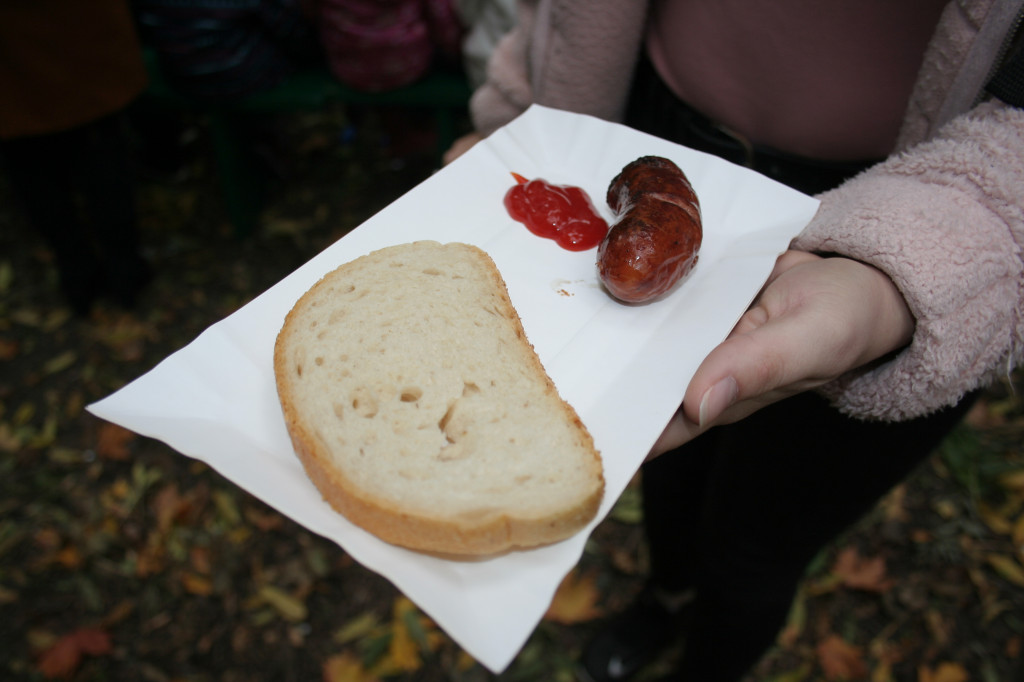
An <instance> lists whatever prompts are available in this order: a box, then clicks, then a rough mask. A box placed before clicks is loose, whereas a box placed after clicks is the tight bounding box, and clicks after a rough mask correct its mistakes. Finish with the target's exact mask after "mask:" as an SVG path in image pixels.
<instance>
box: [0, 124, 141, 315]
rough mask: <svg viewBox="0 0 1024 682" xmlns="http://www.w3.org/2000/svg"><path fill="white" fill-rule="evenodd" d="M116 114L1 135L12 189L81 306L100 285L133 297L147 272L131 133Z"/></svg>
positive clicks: (67, 292)
mask: <svg viewBox="0 0 1024 682" xmlns="http://www.w3.org/2000/svg"><path fill="white" fill-rule="evenodd" d="M122 126H123V121H122V120H121V118H120V116H119V115H117V114H114V115H110V116H106V117H104V118H101V119H98V120H96V121H92V122H90V123H87V124H84V125H82V126H80V127H77V128H73V129H70V130H66V131H61V132H57V133H51V134H45V135H36V136H30V137H22V138H16V139H10V140H4V141H2V142H0V160H2V161H4V162H5V164H6V168H7V171H8V176H9V180H10V182H11V186H12V189H13V190H14V194H15V196H16V198H17V199H18V201H19V202H20V203H21V205H22V208H24V209H25V212H26V214H27V217H28V219H29V223H30V224H31V226H32V227H33V229H35V230H36V231H37V232H38V233H39V234H40V235H41V236H42V238H43V239H44V240H45V242H46V244H47V246H48V247H49V248H50V250H51V251H52V253H53V256H54V261H55V264H56V266H57V270H58V272H59V274H60V281H61V288H62V289H63V290H64V293H65V295H66V296H67V297H68V298H69V299H70V300H71V302H72V305H75V306H76V307H84V306H87V305H88V303H90V302H91V299H92V297H94V296H95V295H96V294H97V293H98V291H99V290H100V289H106V290H110V291H112V292H113V293H114V294H115V295H118V296H121V297H122V298H130V297H131V296H132V295H133V294H134V287H135V286H136V285H137V284H138V282H139V280H140V279H141V278H142V277H143V274H142V273H143V270H144V269H145V267H146V266H145V264H144V262H143V260H142V257H141V256H140V255H139V236H138V227H137V222H136V208H135V193H134V190H135V185H134V177H133V170H132V167H131V161H130V158H131V157H130V153H129V147H128V140H127V137H126V136H125V134H124V130H123V127H122Z"/></svg>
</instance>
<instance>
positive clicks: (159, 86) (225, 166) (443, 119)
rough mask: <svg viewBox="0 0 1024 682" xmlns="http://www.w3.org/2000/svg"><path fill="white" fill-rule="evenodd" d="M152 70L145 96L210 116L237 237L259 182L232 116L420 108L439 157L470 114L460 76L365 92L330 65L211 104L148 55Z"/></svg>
mask: <svg viewBox="0 0 1024 682" xmlns="http://www.w3.org/2000/svg"><path fill="white" fill-rule="evenodd" d="M145 59H146V67H147V70H148V72H149V77H150V80H149V88H148V90H147V93H146V94H147V96H148V97H149V99H150V101H151V102H154V103H156V104H158V105H161V106H167V107H173V108H177V109H181V110H183V111H192V112H198V113H202V114H204V115H205V116H207V117H208V120H209V123H210V135H211V138H212V145H213V152H214V155H215V157H216V162H217V171H218V174H219V176H220V180H221V184H222V189H223V193H224V203H225V209H226V211H227V214H228V217H229V219H230V220H231V222H232V224H233V225H234V228H235V231H236V233H237V234H239V235H246V234H249V233H250V232H251V231H252V230H253V229H254V227H255V226H256V223H257V220H258V218H259V211H260V201H259V197H260V190H259V184H260V183H259V178H258V177H257V175H256V173H255V172H254V171H253V168H252V166H251V164H250V163H247V161H246V156H245V151H244V149H243V147H242V145H241V141H240V140H239V138H238V135H237V133H236V129H235V127H234V126H232V117H233V116H236V115H238V114H245V113H255V112H263V113H272V112H277V113H281V112H295V111H316V110H319V109H323V108H324V107H325V106H327V105H329V104H331V103H336V102H341V103H350V104H361V105H372V106H400V107H412V108H422V109H424V110H425V111H429V112H430V113H432V115H433V116H434V119H435V121H436V125H437V132H438V135H437V150H436V153H437V159H438V162H440V158H441V154H442V153H443V152H444V151H445V150H446V149H448V147H450V146H451V144H452V142H453V141H454V140H455V137H456V134H457V133H456V129H457V122H458V117H459V115H460V114H463V113H464V112H465V111H466V106H467V104H468V102H469V96H470V87H469V83H468V82H467V81H466V79H465V77H464V76H463V75H462V74H460V73H455V72H449V71H436V72H433V73H431V74H429V75H427V76H426V77H424V78H423V79H421V80H419V81H417V82H415V83H413V84H411V85H407V86H404V87H402V88H398V89H394V90H389V91H386V92H379V93H374V92H364V91H361V90H356V89H354V88H351V87H348V86H346V85H344V84H343V83H341V82H340V81H338V80H337V79H336V78H334V76H333V75H332V74H331V73H330V71H328V69H327V68H326V67H323V68H315V69H309V70H305V71H301V72H298V73H296V74H294V75H293V76H292V77H290V78H289V79H288V80H287V81H285V82H283V83H281V84H280V85H278V86H276V87H274V88H271V89H269V90H264V91H262V92H259V93H256V94H253V95H249V96H247V97H245V98H242V99H239V100H237V101H234V102H231V103H229V104H217V105H211V104H209V103H203V102H199V101H196V100H194V99H191V98H189V97H187V96H185V95H183V94H181V93H180V92H178V91H176V90H174V89H173V88H172V87H171V86H170V85H168V83H167V81H166V79H165V78H164V77H163V74H162V73H161V71H160V68H159V66H158V64H157V58H156V55H155V54H153V53H152V52H151V51H146V52H145Z"/></svg>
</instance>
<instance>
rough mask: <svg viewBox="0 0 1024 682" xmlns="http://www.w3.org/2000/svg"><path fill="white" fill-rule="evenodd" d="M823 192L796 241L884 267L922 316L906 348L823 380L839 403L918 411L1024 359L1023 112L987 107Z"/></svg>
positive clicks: (865, 410) (879, 412)
mask: <svg viewBox="0 0 1024 682" xmlns="http://www.w3.org/2000/svg"><path fill="white" fill-rule="evenodd" d="M820 198H821V206H820V209H819V211H818V213H817V215H816V216H815V217H814V219H813V220H812V221H811V223H810V224H809V225H808V226H807V228H806V229H805V230H804V231H803V232H802V233H801V235H800V236H799V237H798V238H797V239H796V240H795V241H794V243H793V248H796V249H799V250H804V251H813V252H821V253H830V254H838V255H842V256H847V257H849V258H853V259H856V260H859V261H863V262H865V263H869V264H871V265H873V266H875V267H877V268H879V269H880V270H882V271H883V272H885V273H886V274H888V275H889V277H891V278H892V280H893V282H895V284H896V286H897V287H898V288H899V290H900V292H901V293H902V294H903V297H904V299H905V300H906V302H907V305H908V306H909V308H910V311H911V313H912V314H913V316H914V318H915V321H916V327H915V332H914V337H913V340H912V341H911V343H910V345H909V346H908V347H906V348H905V349H903V350H902V351H900V352H898V353H897V354H896V355H894V356H893V357H891V358H887V359H886V360H885V361H884V362H881V363H878V364H875V365H873V366H869V367H866V368H861V369H859V370H856V371H854V372H851V373H848V374H847V375H844V376H842V377H840V378H839V379H838V380H836V381H834V382H832V383H831V384H828V385H826V386H825V387H823V389H822V391H823V393H825V395H827V396H828V397H829V398H830V399H831V400H832V401H833V402H834V404H835V405H836V406H837V407H838V408H839V409H840V410H841V411H843V412H844V413H847V414H850V415H852V416H855V417H860V418H865V419H883V420H904V419H910V418H913V417H917V416H921V415H924V414H928V413H930V412H933V411H935V410H937V409H939V408H941V407H943V406H946V405H951V404H954V403H955V402H956V401H957V400H958V399H959V398H960V397H962V396H963V395H964V394H965V393H966V392H968V391H970V390H972V389H975V388H978V387H980V386H983V385H985V384H987V383H989V382H991V381H992V380H993V379H994V378H995V377H997V376H998V375H999V374H1006V373H1008V372H1010V371H1011V370H1012V368H1013V367H1014V366H1015V365H1016V364H1017V363H1019V362H1020V360H1021V354H1022V350H1021V349H1022V339H1024V264H1022V240H1024V111H1021V110H1019V109H1013V108H1010V107H1007V106H1005V105H1002V104H1000V103H986V104H983V105H981V106H979V107H978V108H976V109H975V110H974V111H972V112H970V113H968V114H965V115H963V116H961V117H959V118H957V119H955V120H953V121H952V122H950V123H949V124H947V125H946V126H945V127H944V128H943V129H941V130H940V131H939V133H938V135H937V136H936V137H935V138H933V139H932V140H930V141H928V142H925V143H922V144H920V145H918V146H916V147H914V148H912V149H910V150H908V151H906V152H904V153H902V154H899V155H897V156H894V157H892V158H890V159H888V160H887V161H885V162H884V163H881V164H879V165H878V166H875V167H874V168H871V169H869V170H867V171H865V172H863V173H861V174H860V175H859V176H857V177H855V178H853V179H851V180H850V181H848V182H847V183H845V184H844V185H842V186H841V187H839V188H837V189H835V190H833V191H831V192H827V193H825V194H823V195H822V196H821V197H820Z"/></svg>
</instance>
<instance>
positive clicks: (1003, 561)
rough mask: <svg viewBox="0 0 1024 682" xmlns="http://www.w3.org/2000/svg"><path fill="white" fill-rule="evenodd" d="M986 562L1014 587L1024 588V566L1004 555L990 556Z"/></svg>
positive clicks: (986, 557)
mask: <svg viewBox="0 0 1024 682" xmlns="http://www.w3.org/2000/svg"><path fill="white" fill-rule="evenodd" d="M985 561H987V562H988V564H989V565H990V566H991V567H992V568H994V569H995V570H996V573H998V574H999V575H1001V576H1002V577H1003V578H1005V579H1006V580H1009V581H1010V582H1011V583H1013V584H1014V585H1019V586H1020V587H1024V566H1021V565H1020V563H1018V562H1017V560H1016V559H1014V558H1013V557H1009V556H1006V555H1003V554H988V555H986V556H985Z"/></svg>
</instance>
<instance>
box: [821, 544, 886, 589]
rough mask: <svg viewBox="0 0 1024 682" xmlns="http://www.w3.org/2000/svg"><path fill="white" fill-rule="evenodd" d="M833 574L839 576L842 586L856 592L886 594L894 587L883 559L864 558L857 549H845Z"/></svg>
mask: <svg viewBox="0 0 1024 682" xmlns="http://www.w3.org/2000/svg"><path fill="white" fill-rule="evenodd" d="M832 573H834V574H835V575H837V576H839V578H840V579H841V580H842V584H843V585H845V586H846V587H849V588H851V589H855V590H865V591H868V592H885V591H886V590H888V589H889V588H890V587H892V580H891V579H890V578H889V577H888V576H887V575H886V568H885V559H884V558H883V557H862V556H861V555H860V552H858V551H857V548H855V547H845V548H843V549H842V551H840V552H839V556H838V557H836V562H835V564H834V565H833V566H832Z"/></svg>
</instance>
